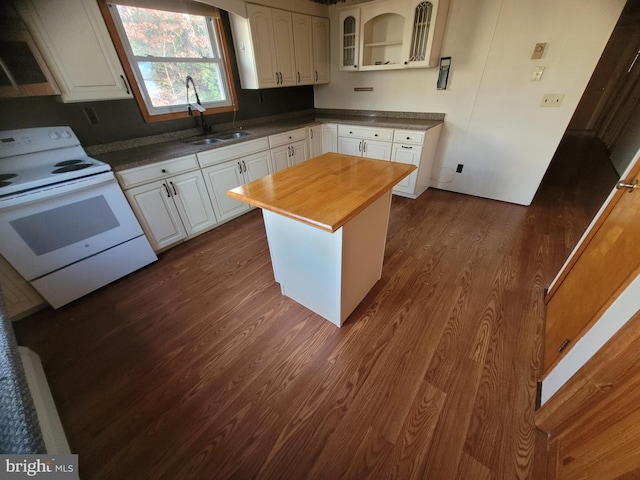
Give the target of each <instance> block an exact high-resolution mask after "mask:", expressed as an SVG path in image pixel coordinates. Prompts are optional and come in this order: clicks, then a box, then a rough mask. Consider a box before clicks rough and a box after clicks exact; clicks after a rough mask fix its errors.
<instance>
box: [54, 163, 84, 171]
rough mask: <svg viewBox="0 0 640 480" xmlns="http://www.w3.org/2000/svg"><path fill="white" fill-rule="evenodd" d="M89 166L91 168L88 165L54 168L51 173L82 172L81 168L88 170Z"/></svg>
mask: <svg viewBox="0 0 640 480" xmlns="http://www.w3.org/2000/svg"><path fill="white" fill-rule="evenodd" d="M90 166H91V164H90V163H79V164H75V165H67V166H66V167H60V168H56V169H55V170H53V171H52V172H51V173H67V172H73V171H74V170H82V169H83V168H89V167H90Z"/></svg>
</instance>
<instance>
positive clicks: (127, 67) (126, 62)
mask: <svg viewBox="0 0 640 480" xmlns="http://www.w3.org/2000/svg"><path fill="white" fill-rule="evenodd" d="M109 3H118V2H117V0H116V1H113V0H98V6H99V7H100V12H101V13H102V17H103V18H104V20H105V24H106V26H107V30H108V31H109V35H110V36H111V40H112V41H113V44H114V47H115V49H116V53H117V54H118V58H119V59H120V63H121V64H122V68H123V70H124V72H125V74H126V76H127V82H128V83H129V86H130V87H131V92H132V94H133V97H134V98H135V100H136V102H137V103H138V107H139V108H140V112H141V113H142V116H143V117H144V121H145V122H146V123H154V122H163V121H168V120H177V119H181V118H188V117H189V116H190V115H189V112H188V110H187V105H186V98H187V90H186V85H185V104H184V111H172V112H167V113H155V112H151V111H149V108H148V107H147V103H146V101H145V97H146V98H148V97H147V93H146V89H144V91H143V88H141V86H140V85H139V83H138V82H139V79H138V75H137V74H136V72H135V70H134V67H133V66H132V65H131V63H132V62H135V61H136V57H133V56H131V57H130V56H129V53H128V51H127V50H128V48H127V47H125V45H124V42H123V40H122V38H121V37H120V32H119V28H118V26H117V25H116V23H115V21H114V19H113V17H112V15H111V11H110V8H109ZM122 4H128V2H126V1H125V2H122ZM144 8H151V9H153V8H154V6H153V4H151V5H148V6H145V7H144ZM156 9H158V10H162V8H158V7H156ZM186 13H191V12H186ZM197 14H198V15H202V16H206V17H210V18H211V20H210V21H211V25H209V24H208V25H207V28H208V29H209V28H213V29H214V34H217V40H218V42H217V45H212V48H213V49H214V50H215V49H216V47H217V49H218V50H219V54H220V60H219V64H220V66H221V70H222V72H221V73H222V75H223V76H224V81H225V82H226V85H227V88H228V94H229V100H230V102H231V104H230V105H225V106H215V107H212V106H206V105H207V104H206V103H205V104H204V105H205V108H206V109H207V111H206V112H205V115H211V114H217V113H225V112H232V111H235V110H237V108H238V100H237V96H236V86H235V82H234V79H233V75H232V70H231V62H230V58H229V51H230V50H229V44H228V42H227V39H226V36H225V33H224V28H223V24H222V21H221V19H220V17H219V16H213V15H211V16H209V15H206V14H202V13H197ZM207 22H209V20H208V19H207ZM153 58H155V57H153ZM160 58H168V57H160ZM176 60H177V61H180V62H189V61H190V59H189V58H188V57H187V58H177V59H176ZM132 80H133V81H132ZM196 82H197V79H196ZM189 93H190V99H191V103H195V97H194V95H193V92H189ZM168 108H172V107H168ZM175 108H176V109H179V108H180V107H175Z"/></svg>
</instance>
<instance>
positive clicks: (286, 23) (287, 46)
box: [271, 9, 296, 87]
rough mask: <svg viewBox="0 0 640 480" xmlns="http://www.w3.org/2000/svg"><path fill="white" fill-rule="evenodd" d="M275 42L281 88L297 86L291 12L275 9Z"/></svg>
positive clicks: (273, 16) (273, 12)
mask: <svg viewBox="0 0 640 480" xmlns="http://www.w3.org/2000/svg"><path fill="white" fill-rule="evenodd" d="M271 12H272V18H273V40H274V49H275V54H276V65H277V66H278V69H277V71H278V72H279V74H280V84H279V86H280V87H287V86H291V85H295V84H296V55H295V52H294V49H293V21H292V20H291V12H286V11H284V10H277V9H273V10H272V11H271Z"/></svg>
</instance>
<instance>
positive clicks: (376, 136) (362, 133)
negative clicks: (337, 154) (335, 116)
mask: <svg viewBox="0 0 640 480" xmlns="http://www.w3.org/2000/svg"><path fill="white" fill-rule="evenodd" d="M338 136H339V137H354V138H366V139H369V140H380V141H383V142H390V141H391V140H392V136H393V129H391V128H373V127H354V126H352V125H338Z"/></svg>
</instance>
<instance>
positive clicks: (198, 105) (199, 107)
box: [186, 75, 211, 135]
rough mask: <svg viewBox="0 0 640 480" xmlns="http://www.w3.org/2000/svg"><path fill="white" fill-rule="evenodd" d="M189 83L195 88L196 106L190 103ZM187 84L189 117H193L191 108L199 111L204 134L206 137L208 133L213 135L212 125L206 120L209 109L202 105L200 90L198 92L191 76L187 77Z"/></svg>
mask: <svg viewBox="0 0 640 480" xmlns="http://www.w3.org/2000/svg"><path fill="white" fill-rule="evenodd" d="M189 82H191V85H192V86H193V93H194V94H195V96H196V104H195V105H192V104H191V102H189ZM186 84H187V109H188V112H189V116H190V117H193V110H192V109H191V107H193V108H195V109H196V110H198V111H199V112H200V123H201V124H202V134H203V135H206V134H208V133H211V125H209V124H207V122H206V121H205V119H204V112H206V110H207V109H206V108H204V107H203V106H202V103H200V97H199V96H198V90H196V84H195V83H194V82H193V77H191V75H187V79H186Z"/></svg>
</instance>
